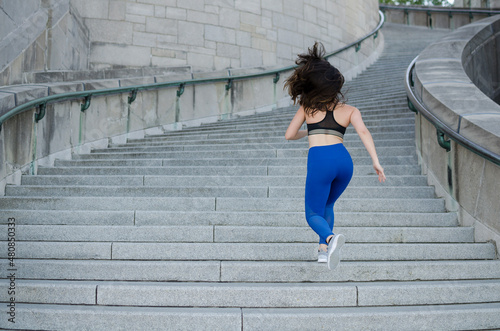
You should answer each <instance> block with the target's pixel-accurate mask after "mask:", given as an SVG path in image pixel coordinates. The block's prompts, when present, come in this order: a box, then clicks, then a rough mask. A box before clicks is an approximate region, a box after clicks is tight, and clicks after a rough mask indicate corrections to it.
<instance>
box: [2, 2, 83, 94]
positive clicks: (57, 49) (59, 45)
mask: <svg viewBox="0 0 500 331" xmlns="http://www.w3.org/2000/svg"><path fill="white" fill-rule="evenodd" d="M88 35H89V33H88V30H87V29H86V27H85V26H84V25H83V22H82V21H81V20H80V19H79V17H78V13H76V12H75V9H74V8H73V7H72V6H70V3H69V0H23V1H2V2H0V86H2V85H13V84H21V83H23V73H25V72H33V71H43V70H61V69H67V70H85V69H88V55H89V39H88Z"/></svg>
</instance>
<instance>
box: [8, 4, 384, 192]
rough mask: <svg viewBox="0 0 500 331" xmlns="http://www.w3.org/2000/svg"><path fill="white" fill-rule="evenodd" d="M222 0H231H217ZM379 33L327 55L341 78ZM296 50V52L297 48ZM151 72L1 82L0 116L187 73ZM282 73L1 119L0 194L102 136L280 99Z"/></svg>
mask: <svg viewBox="0 0 500 331" xmlns="http://www.w3.org/2000/svg"><path fill="white" fill-rule="evenodd" d="M99 2H101V1H99ZM102 2H103V3H104V2H106V3H107V2H108V1H102ZM116 2H120V1H113V3H114V4H115V5H116ZM207 2H208V0H207ZM228 2H229V3H231V1H222V3H228ZM187 3H189V1H187ZM287 3H288V1H287ZM357 3H358V2H357ZM359 3H361V2H359ZM109 4H110V5H111V2H110V3H109ZM375 14H376V15H377V17H378V11H377V9H376V8H375V10H374V15H375ZM361 17H363V15H361ZM375 23H378V19H377V21H376V22H375ZM375 25H376V24H374V26H375ZM372 29H373V27H371V26H370V29H368V28H366V30H367V31H368V30H370V31H371V30H372ZM365 34H366V33H364V35H365ZM362 36H363V35H360V36H356V38H354V36H352V37H353V39H352V40H346V43H347V42H349V43H351V42H354V41H355V40H356V39H357V38H359V37H362ZM383 40H384V38H383V34H381V33H380V34H379V36H378V37H377V38H373V37H372V38H369V39H367V40H365V41H363V42H362V44H361V49H360V50H359V51H356V50H355V49H354V47H352V48H350V49H349V50H347V51H346V52H343V53H342V54H340V55H339V56H336V57H332V58H330V61H331V62H332V63H333V64H334V65H336V66H337V67H339V68H340V70H341V71H342V72H343V73H344V75H345V76H346V79H347V80H349V79H351V78H352V77H354V76H356V74H357V73H359V72H361V71H362V70H363V69H364V68H366V67H367V66H368V65H370V64H371V63H372V62H373V61H375V60H376V59H377V57H378V56H379V55H380V53H381V51H382V49H383V45H384V42H383ZM307 46H308V47H309V46H311V45H307ZM297 50H298V49H297ZM329 50H333V49H329ZM298 51H299V52H304V51H305V49H300V50H298ZM295 56H296V55H294V57H295ZM290 64H292V62H291V61H288V62H287V65H290ZM118 71H120V70H118ZM246 71H253V72H254V71H255V69H235V70H231V74H232V75H240V74H245V72H246ZM141 72H144V71H141ZM148 72H152V71H148ZM156 74H158V76H148V77H138V78H124V79H118V78H115V79H107V80H106V79H104V80H94V81H88V80H87V81H73V82H60V83H43V84H30V85H18V86H6V87H3V88H0V115H3V114H5V113H6V112H8V111H9V110H10V109H12V108H14V107H15V106H18V105H20V104H23V103H26V102H28V101H30V100H33V99H36V98H40V97H44V96H47V95H51V94H58V93H64V92H71V91H82V90H95V89H104V88H112V87H118V86H122V87H123V86H131V85H140V84H151V83H154V82H164V81H172V80H175V81H178V80H189V79H191V78H192V77H193V74H192V73H191V71H185V70H180V71H176V72H174V73H173V74H172V75H163V73H162V70H160V71H159V73H154V75H156ZM227 74H228V73H227V71H224V72H207V73H198V74H195V75H194V77H195V78H203V77H205V78H206V77H207V76H209V77H214V76H217V77H220V76H224V75H227ZM289 74H290V72H288V73H283V74H282V75H281V79H280V80H279V82H278V83H277V84H274V83H273V78H274V76H271V77H263V78H255V79H251V80H245V81H234V82H233V86H232V88H231V89H230V90H229V91H227V90H226V88H225V85H226V82H225V81H224V82H221V83H211V84H199V85H195V86H187V87H186V88H185V92H184V94H183V95H182V96H181V97H180V98H178V97H177V96H176V88H168V89H162V90H157V91H147V92H140V93H138V95H137V100H136V101H135V102H134V103H133V104H132V105H129V104H128V103H127V97H128V95H126V94H124V95H111V96H107V97H94V98H92V103H91V106H90V108H89V109H88V110H86V111H85V112H84V113H82V112H81V111H80V103H81V102H80V101H72V102H63V103H58V104H50V105H48V106H47V107H48V109H47V115H46V117H45V118H44V119H42V120H41V121H40V122H38V123H37V124H35V123H34V121H33V115H34V112H35V110H34V109H33V110H31V111H28V112H26V113H23V114H21V115H18V116H16V117H14V118H11V119H10V120H8V121H7V122H6V123H4V125H3V126H2V130H1V132H0V194H2V193H3V191H4V188H5V185H6V184H19V183H20V178H21V174H23V173H28V172H30V170H31V171H32V172H33V173H36V171H37V167H38V166H39V165H42V166H51V165H53V163H54V160H55V159H56V158H59V159H69V158H71V155H72V154H73V153H86V152H89V151H90V149H91V148H92V147H101V148H102V147H106V146H107V145H108V142H110V141H112V142H125V141H126V139H127V138H140V137H143V136H144V135H145V134H148V133H163V132H164V131H166V130H177V129H181V128H182V127H184V126H189V125H197V124H199V123H201V122H203V123H208V122H213V121H216V120H219V119H223V118H229V117H232V116H241V115H245V114H252V113H255V112H261V111H270V110H272V109H274V108H276V107H283V106H287V105H289V104H290V98H289V96H288V95H287V94H286V92H285V91H284V90H283V82H284V80H285V79H286V77H287V76H288V75H289ZM69 76H72V75H69ZM77 76H78V75H77ZM73 77H75V76H73ZM82 77H87V76H86V75H82ZM84 79H85V78H84ZM30 168H31V169H30Z"/></svg>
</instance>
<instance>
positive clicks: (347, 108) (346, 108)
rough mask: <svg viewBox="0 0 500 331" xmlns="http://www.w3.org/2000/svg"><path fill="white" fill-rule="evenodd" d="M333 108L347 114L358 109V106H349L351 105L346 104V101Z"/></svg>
mask: <svg viewBox="0 0 500 331" xmlns="http://www.w3.org/2000/svg"><path fill="white" fill-rule="evenodd" d="M335 110H339V111H341V112H345V113H349V114H352V113H353V112H355V111H359V110H358V108H356V107H354V106H351V105H348V104H346V103H343V104H341V105H338V106H337V108H336V109H335Z"/></svg>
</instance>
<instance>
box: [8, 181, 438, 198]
mask: <svg viewBox="0 0 500 331" xmlns="http://www.w3.org/2000/svg"><path fill="white" fill-rule="evenodd" d="M6 196H12V197H14V196H18V197H22V196H31V197H35V196H36V197H44V196H50V197H97V196H101V197H256V198H257V197H260V198H266V197H269V198H300V197H304V187H303V186H295V187H294V186H281V187H278V186H254V185H252V186H236V185H232V186H220V185H217V186H216V185H210V186H207V185H200V184H197V185H196V186H181V187H171V186H155V187H152V186H142V187H141V186H139V187H138V186H90V185H81V186H54V185H51V186H29V185H22V186H7V187H6ZM342 196H343V197H344V198H358V199H359V198H372V197H381V196H383V197H385V198H403V199H412V198H414V199H425V198H433V197H434V196H435V194H434V189H433V188H432V187H389V186H385V187H380V186H379V187H370V186H362V187H353V186H350V187H348V188H347V189H346V190H345V192H344V193H343V194H342Z"/></svg>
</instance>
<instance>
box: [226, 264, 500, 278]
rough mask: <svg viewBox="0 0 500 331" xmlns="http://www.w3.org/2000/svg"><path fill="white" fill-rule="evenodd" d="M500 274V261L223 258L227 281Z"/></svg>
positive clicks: (443, 276)
mask: <svg viewBox="0 0 500 331" xmlns="http://www.w3.org/2000/svg"><path fill="white" fill-rule="evenodd" d="M497 278H500V262H499V261H498V260H493V261H390V262H389V261H385V262H375V261H374V262H359V261H358V262H348V261H347V262H341V263H340V265H339V266H338V267H337V269H335V270H334V271H331V270H328V268H326V266H325V265H323V264H320V263H318V262H271V261H269V262H251V261H222V262H221V281H223V282H269V281H272V282H278V283H279V282H285V283H286V282H305V281H307V282H346V281H356V282H371V281H414V280H443V279H447V280H473V279H497Z"/></svg>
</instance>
